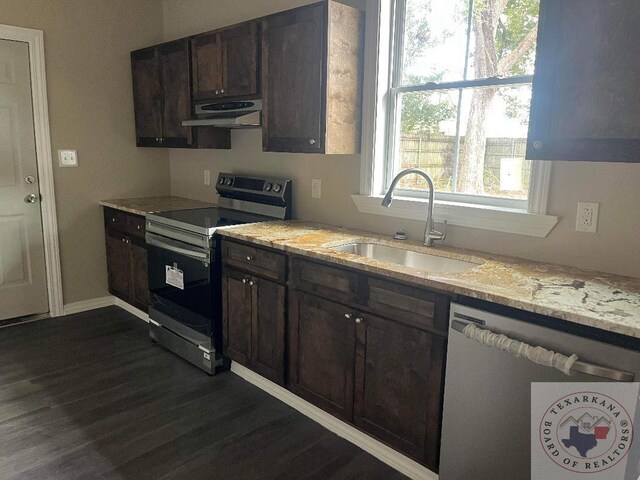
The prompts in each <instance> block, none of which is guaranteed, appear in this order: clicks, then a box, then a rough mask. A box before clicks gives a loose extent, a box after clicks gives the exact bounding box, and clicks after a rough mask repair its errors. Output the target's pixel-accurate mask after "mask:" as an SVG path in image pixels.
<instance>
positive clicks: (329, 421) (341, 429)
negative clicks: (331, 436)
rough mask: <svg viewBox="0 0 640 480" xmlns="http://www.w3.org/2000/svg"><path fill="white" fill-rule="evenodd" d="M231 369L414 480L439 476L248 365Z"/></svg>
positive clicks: (430, 479)
mask: <svg viewBox="0 0 640 480" xmlns="http://www.w3.org/2000/svg"><path fill="white" fill-rule="evenodd" d="M231 371H232V372H233V373H235V374H236V375H238V376H239V377H242V378H243V379H244V380H246V381H247V382H249V383H252V384H253V385H255V386H256V387H258V388H260V389H262V390H264V391H265V392H267V393H268V394H270V395H272V396H274V397H275V398H277V399H278V400H280V401H282V402H284V403H286V404H287V405H289V406H290V407H293V408H295V409H296V410H297V411H299V412H300V413H302V414H303V415H305V416H307V417H309V418H310V419H311V420H314V421H315V422H317V423H319V424H320V425H322V426H323V427H324V428H326V429H327V430H330V431H332V432H333V433H335V434H336V435H338V436H339V437H342V438H344V439H345V440H348V441H349V442H351V443H353V444H354V445H356V446H358V447H360V448H361V449H363V450H364V451H365V452H367V453H370V454H371V455H373V456H374V457H376V458H377V459H379V460H380V461H382V462H384V463H386V464H387V465H389V466H390V467H392V468H394V469H396V470H398V471H399V472H400V473H403V474H404V475H406V476H408V477H409V478H413V479H415V480H438V475H437V474H436V473H434V472H432V471H431V470H429V469H427V468H426V467H423V466H422V465H420V464H419V463H417V462H415V461H414V460H411V459H410V458H408V457H405V456H404V455H402V454H401V453H399V452H397V451H395V450H393V449H392V448H390V447H388V446H386V445H385V444H383V443H381V442H378V441H377V440H375V439H373V438H371V437H370V436H369V435H366V434H365V433H362V432H361V431H360V430H358V429H356V428H354V427H352V426H351V425H349V424H347V423H345V422H343V421H342V420H338V419H337V418H335V417H334V416H332V415H330V414H328V413H327V412H325V411H324V410H321V409H319V408H318V407H316V406H314V405H312V404H310V403H309V402H307V401H305V400H303V399H301V398H300V397H298V396H296V395H294V394H293V393H291V392H290V391H289V390H286V389H285V388H282V387H281V386H279V385H276V384H275V383H273V382H271V381H270V380H267V379H266V378H264V377H262V376H260V375H258V374H257V373H255V372H252V371H251V370H249V369H248V368H246V367H243V366H242V365H240V364H238V363H236V362H232V363H231Z"/></svg>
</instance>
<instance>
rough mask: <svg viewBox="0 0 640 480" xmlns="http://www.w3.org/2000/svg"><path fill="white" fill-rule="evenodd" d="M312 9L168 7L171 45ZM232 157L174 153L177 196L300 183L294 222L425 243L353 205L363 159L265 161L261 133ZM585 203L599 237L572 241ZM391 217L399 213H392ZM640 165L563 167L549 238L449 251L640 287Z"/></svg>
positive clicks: (272, 156) (501, 240)
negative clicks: (271, 179)
mask: <svg viewBox="0 0 640 480" xmlns="http://www.w3.org/2000/svg"><path fill="white" fill-rule="evenodd" d="M306 3H311V2H309V1H305V0H277V1H276V0H273V1H269V2H263V1H253V0H178V1H176V0H165V1H164V2H163V11H164V35H165V38H166V39H174V38H178V37H181V36H185V35H190V34H194V33H198V32H201V31H206V30H209V29H213V28H217V27H220V26H224V25H228V24H231V23H234V22H240V21H242V20H246V19H250V18H254V17H258V16H261V15H264V14H267V13H271V12H275V11H278V10H284V9H287V8H293V7H295V6H298V5H302V4H306ZM232 142H233V149H232V150H229V151H223V150H202V151H180V150H172V151H171V152H170V163H171V191H172V193H173V194H174V195H187V196H192V197H194V198H199V199H203V200H210V201H215V200H216V196H215V194H214V192H213V188H212V187H205V186H204V185H203V180H202V178H203V170H205V169H209V170H211V172H212V175H216V174H217V172H219V171H228V172H239V173H240V172H244V173H256V174H270V175H280V176H285V177H290V178H292V179H293V180H294V182H295V183H294V185H295V187H294V202H295V210H294V215H295V217H296V218H300V219H305V220H313V221H319V222H324V223H328V224H333V225H341V226H347V227H354V228H362V229H366V230H370V231H375V232H380V233H392V232H394V231H395V230H397V229H399V228H404V229H405V230H407V231H408V232H409V233H410V235H411V236H413V238H419V237H420V236H421V235H422V231H423V229H424V223H422V222H413V221H408V220H401V219H393V218H390V217H381V216H376V215H366V214H360V213H358V211H357V210H356V208H355V206H354V204H353V202H352V200H351V198H350V195H351V194H354V193H358V189H359V172H360V157H359V156H328V155H327V156H314V155H298V154H276V153H263V152H262V151H261V140H260V131H259V130H254V131H234V132H233V133H232ZM312 178H319V179H321V180H322V199H321V200H313V199H311V179H312ZM578 201H593V202H600V203H601V207H600V222H599V226H598V233H597V234H587V233H578V232H575V231H574V230H575V215H576V208H577V205H576V204H577V202H578ZM391 208H393V207H391ZM639 208H640V165H623V164H610V165H608V164H589V163H568V162H557V163H556V165H555V166H554V173H553V181H552V185H551V192H550V198H549V213H550V214H553V215H558V216H560V217H561V220H560V223H559V224H558V225H557V226H556V228H555V229H554V230H553V231H552V232H551V234H550V235H549V237H548V238H545V239H540V238H533V237H526V236H522V235H510V234H501V233H492V232H488V231H483V230H478V229H470V228H464V227H451V228H450V230H449V238H448V240H447V243H448V244H450V245H455V246H460V247H465V248H473V249H477V250H482V251H486V252H493V253H500V254H506V255H514V256H520V257H525V258H529V259H533V260H540V261H548V262H554V263H561V264H566V265H573V266H579V267H584V268H590V269H596V270H602V271H607V272H613V273H618V274H624V275H632V276H636V277H640V215H639Z"/></svg>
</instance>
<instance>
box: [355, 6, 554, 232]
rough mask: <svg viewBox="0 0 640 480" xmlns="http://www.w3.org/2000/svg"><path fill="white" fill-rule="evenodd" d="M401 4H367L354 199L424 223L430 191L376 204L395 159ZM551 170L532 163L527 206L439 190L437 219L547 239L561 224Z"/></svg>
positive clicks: (373, 210) (367, 209) (367, 208)
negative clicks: (551, 209) (552, 203)
mask: <svg viewBox="0 0 640 480" xmlns="http://www.w3.org/2000/svg"><path fill="white" fill-rule="evenodd" d="M403 3H404V0H367V5H366V6H367V16H366V30H365V32H366V33H365V65H364V72H365V75H364V78H365V81H364V87H363V88H364V102H363V121H362V153H361V156H362V161H361V175H360V195H353V196H352V198H353V200H354V202H355V204H356V206H357V208H358V210H359V211H361V212H363V213H370V214H377V215H386V216H395V217H401V218H408V219H413V220H424V219H425V216H426V211H427V203H428V202H427V200H426V196H427V195H426V194H427V193H428V192H410V191H406V190H405V191H402V190H399V191H398V192H397V193H398V195H397V196H396V200H395V201H394V203H393V205H392V206H391V207H390V208H385V207H382V206H381V205H380V203H381V199H382V196H383V194H384V191H385V185H386V184H387V182H388V181H389V175H390V174H389V170H390V169H392V168H393V161H392V160H389V161H387V160H386V159H387V158H390V155H391V154H392V148H393V147H392V143H393V137H392V132H393V130H392V128H394V126H393V123H394V122H393V119H391V118H390V117H391V116H392V113H393V110H394V108H393V105H392V99H391V97H392V96H391V88H392V85H393V82H392V80H393V78H392V75H393V64H394V58H395V56H396V55H398V54H399V53H398V52H397V51H396V50H397V49H398V48H402V45H401V42H397V41H394V37H395V36H396V35H398V33H397V31H396V20H395V11H394V10H395V8H397V7H398V6H399V5H400V6H402V4H403ZM398 44H400V45H398ZM394 45H395V46H396V47H397V48H396V49H395V50H394ZM551 170H552V162H548V161H544V162H543V161H534V162H533V168H532V173H531V183H530V190H529V199H528V202H526V201H522V200H516V201H511V202H510V201H509V200H505V199H500V201H499V202H496V201H495V197H487V196H480V195H461V194H450V193H449V194H448V193H446V192H437V193H436V202H435V221H436V222H442V221H444V220H447V222H448V223H449V224H452V225H460V226H466V227H471V228H480V229H485V230H492V231H499V232H507V233H517V234H524V235H531V236H537V237H546V236H547V235H548V234H549V232H550V231H551V230H552V229H553V227H554V226H555V225H556V224H557V222H558V220H559V219H558V217H556V216H552V215H547V199H548V195H549V185H550V181H551ZM525 202H526V208H523V207H524V206H525V205H524V204H525Z"/></svg>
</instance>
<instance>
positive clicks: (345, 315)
mask: <svg viewBox="0 0 640 480" xmlns="http://www.w3.org/2000/svg"><path fill="white" fill-rule="evenodd" d="M344 318H346V319H347V320H351V319H352V318H353V315H352V314H350V313H345V314H344Z"/></svg>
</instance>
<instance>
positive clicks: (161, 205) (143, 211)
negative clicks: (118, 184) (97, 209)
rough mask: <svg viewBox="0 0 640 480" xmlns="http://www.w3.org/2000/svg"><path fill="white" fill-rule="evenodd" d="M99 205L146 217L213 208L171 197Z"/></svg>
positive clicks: (101, 202) (122, 200)
mask: <svg viewBox="0 0 640 480" xmlns="http://www.w3.org/2000/svg"><path fill="white" fill-rule="evenodd" d="M100 205H102V206H104V207H109V208H115V209H116V210H122V211H123V212H128V213H133V214H135V215H142V216H146V215H147V214H148V213H154V212H169V211H172V210H192V209H195V208H208V207H215V205H214V204H213V203H207V202H201V201H200V200H191V199H189V198H182V197H172V196H170V195H167V196H162V197H141V198H119V199H115V200H101V201H100Z"/></svg>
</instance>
